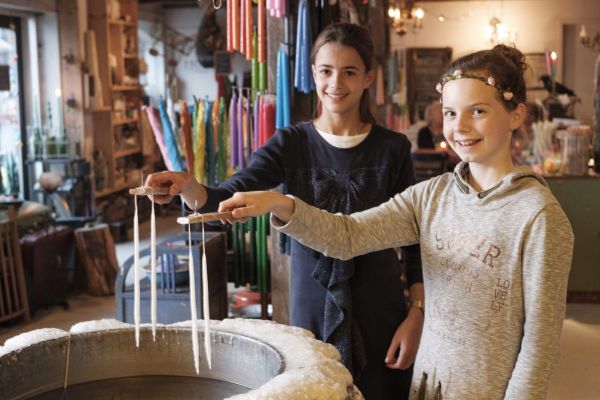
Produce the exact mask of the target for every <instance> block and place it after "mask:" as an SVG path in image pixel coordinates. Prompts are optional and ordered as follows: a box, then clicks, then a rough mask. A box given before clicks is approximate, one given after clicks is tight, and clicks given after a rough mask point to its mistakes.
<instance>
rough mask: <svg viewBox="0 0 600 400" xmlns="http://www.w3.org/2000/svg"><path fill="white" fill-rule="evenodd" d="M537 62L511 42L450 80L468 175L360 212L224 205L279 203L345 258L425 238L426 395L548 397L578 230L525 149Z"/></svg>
mask: <svg viewBox="0 0 600 400" xmlns="http://www.w3.org/2000/svg"><path fill="white" fill-rule="evenodd" d="M525 68H526V67H525V64H524V61H523V55H522V54H521V52H520V51H518V50H517V49H515V48H511V47H507V46H503V45H498V46H496V47H495V48H493V49H492V50H485V51H480V52H476V53H472V54H469V55H467V56H464V57H462V58H460V59H458V60H457V61H455V62H454V63H453V64H452V65H451V66H450V67H449V68H448V69H447V71H446V72H445V73H444V75H443V76H442V77H441V79H440V82H439V83H438V85H437V89H438V91H439V92H440V93H441V101H442V107H443V114H444V136H445V137H446V140H447V141H448V143H449V144H450V146H452V148H453V149H454V151H456V153H457V154H458V155H459V156H460V157H461V159H462V162H461V163H460V164H459V165H457V167H456V168H455V170H454V173H448V174H445V175H441V176H438V177H436V178H433V179H431V180H429V181H426V182H421V183H419V184H417V185H415V186H411V187H409V188H408V189H406V190H405V191H404V192H402V193H401V194H398V195H396V196H394V197H393V198H391V199H390V200H389V201H387V202H386V203H383V204H382V205H380V206H378V207H375V208H371V209H368V210H366V211H362V212H358V213H353V214H351V215H342V214H331V213H327V212H325V211H322V210H318V209H316V208H314V207H311V206H308V205H307V204H306V203H304V202H302V201H301V200H299V199H297V198H295V197H293V196H284V195H281V194H279V193H275V192H250V193H236V194H235V195H234V196H233V197H232V198H231V199H229V200H226V201H224V202H222V203H221V205H220V209H221V210H233V216H234V218H236V220H239V219H241V220H243V219H244V218H247V217H249V216H255V215H260V214H263V213H266V212H271V213H272V217H271V219H272V224H273V225H274V226H275V227H276V228H277V229H279V230H281V231H282V232H285V233H286V234H288V235H291V236H293V237H295V238H297V239H298V240H299V241H300V242H301V243H303V244H305V245H306V246H309V247H312V248H314V249H316V250H318V251H321V252H323V253H325V254H326V255H328V256H331V257H335V258H340V259H348V258H352V257H356V256H358V255H360V254H364V253H368V252H372V251H377V250H381V249H385V248H390V247H397V246H406V245H410V244H414V243H420V244H421V255H422V265H423V279H424V284H425V307H424V313H425V323H424V327H423V336H422V338H421V346H420V349H419V353H418V355H417V359H416V362H415V369H414V375H413V382H412V388H411V397H412V398H413V399H441V398H443V399H445V400H447V399H461V400H464V399H488V400H489V399H519V400H524V399H543V398H545V395H546V392H547V388H548V380H549V377H550V375H551V372H552V367H553V365H554V364H555V362H556V360H557V357H558V347H559V337H560V332H561V328H562V322H563V318H564V311H565V298H566V289H567V278H568V273H569V269H570V266H571V256H572V249H573V232H572V229H571V226H570V224H569V221H568V219H567V218H566V216H565V214H564V212H563V211H562V209H561V207H560V205H559V204H558V202H557V201H556V199H555V198H554V196H553V195H552V193H551V192H550V190H549V189H548V186H547V185H546V183H545V181H544V179H543V178H542V177H540V176H538V175H536V174H535V173H534V172H533V171H531V170H530V169H529V168H528V167H524V166H521V167H515V166H514V165H513V162H512V160H511V154H510V142H511V137H512V135H513V133H514V131H515V130H516V129H517V128H519V126H520V125H521V124H522V123H523V120H524V118H525V115H526V108H525V102H526V94H525V80H524V77H523V74H524V70H525ZM373 190H376V188H373ZM382 290H384V288H382Z"/></svg>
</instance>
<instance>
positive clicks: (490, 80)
mask: <svg viewBox="0 0 600 400" xmlns="http://www.w3.org/2000/svg"><path fill="white" fill-rule="evenodd" d="M487 84H488V85H490V86H496V80H495V79H494V77H493V76H488V78H487Z"/></svg>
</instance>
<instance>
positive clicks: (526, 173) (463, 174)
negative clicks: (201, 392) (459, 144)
mask: <svg viewBox="0 0 600 400" xmlns="http://www.w3.org/2000/svg"><path fill="white" fill-rule="evenodd" d="M468 176H469V163H466V162H464V161H461V162H460V163H459V164H458V165H457V166H456V168H454V181H455V182H456V186H457V190H458V191H460V195H461V197H463V199H464V200H466V201H467V203H468V204H472V205H478V206H489V205H496V206H498V207H501V206H503V205H505V204H506V203H507V202H509V201H511V200H512V199H513V198H512V197H511V195H512V194H514V193H515V192H518V191H521V190H522V189H523V188H525V187H529V186H535V185H542V186H544V187H546V188H547V187H548V184H547V183H546V181H545V180H544V178H542V177H541V176H540V175H538V174H536V173H535V172H533V170H532V169H531V168H530V167H528V166H526V165H522V166H519V167H516V168H515V169H514V170H513V171H512V172H511V173H509V174H508V175H506V176H505V177H504V178H502V180H501V181H500V182H498V184H497V185H495V186H494V187H492V188H490V189H487V190H484V191H482V192H477V191H476V190H475V189H474V188H473V187H472V186H471V185H470V184H469V183H468ZM494 208H496V207H494Z"/></svg>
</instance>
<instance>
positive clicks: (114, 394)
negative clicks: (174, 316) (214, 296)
mask: <svg viewBox="0 0 600 400" xmlns="http://www.w3.org/2000/svg"><path fill="white" fill-rule="evenodd" d="M65 334H66V332H65ZM190 336H191V333H190V329H189V328H185V327H173V326H169V327H158V328H157V334H156V341H153V339H152V331H151V329H150V328H148V327H143V328H142V329H141V336H140V347H139V348H137V347H136V346H135V338H134V330H133V329H130V328H129V329H114V330H102V331H94V332H84V333H71V334H70V336H63V337H59V338H53V339H50V340H46V341H43V342H41V343H36V344H32V345H29V346H25V347H23V348H22V349H18V350H14V351H11V352H8V353H6V354H4V355H3V356H0V399H2V400H13V399H31V398H33V399H38V400H39V399H44V400H46V399H56V400H58V399H71V400H76V399H94V400H95V399H190V398H196V399H223V398H226V397H229V396H233V395H235V394H240V393H245V392H247V391H249V390H251V389H254V388H257V387H259V386H261V385H263V384H264V383H265V382H267V381H269V380H271V379H272V378H273V377H274V376H276V375H278V374H279V373H280V371H282V370H283V368H284V360H283V357H282V356H281V354H280V353H279V352H278V351H277V350H276V349H275V348H273V347H272V346H270V345H269V344H267V343H264V342H261V341H258V340H256V339H253V338H249V337H247V336H244V335H240V334H236V333H229V332H224V331H213V332H212V334H211V336H212V346H213V350H212V369H208V365H207V363H206V360H205V359H204V351H203V350H202V343H203V340H204V338H203V332H199V342H200V347H201V349H200V357H201V359H200V374H199V375H196V372H195V369H194V361H193V357H192V343H191V339H190ZM67 356H68V366H67ZM65 373H66V374H67V377H66V378H67V382H68V385H67V390H66V391H64V390H63V384H64V382H65Z"/></svg>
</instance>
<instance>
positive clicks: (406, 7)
mask: <svg viewBox="0 0 600 400" xmlns="http://www.w3.org/2000/svg"><path fill="white" fill-rule="evenodd" d="M414 4H415V2H414V1H413V0H390V7H389V8H388V17H389V18H390V20H391V23H392V27H393V28H394V31H395V32H396V33H397V34H398V35H404V34H406V33H407V32H408V29H409V28H412V31H413V32H418V30H419V29H422V28H423V18H424V17H425V10H423V9H422V8H420V7H415V6H414Z"/></svg>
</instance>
